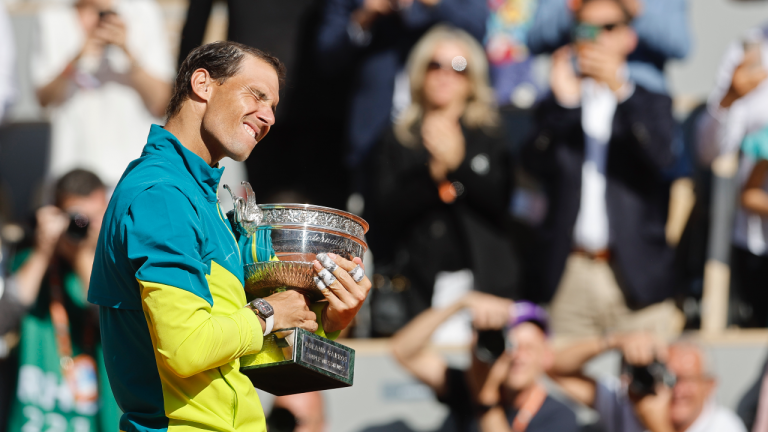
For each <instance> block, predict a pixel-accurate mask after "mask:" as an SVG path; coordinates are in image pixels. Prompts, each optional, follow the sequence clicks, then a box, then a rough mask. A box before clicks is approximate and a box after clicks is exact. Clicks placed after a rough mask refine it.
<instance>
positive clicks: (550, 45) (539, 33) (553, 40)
mask: <svg viewBox="0 0 768 432" xmlns="http://www.w3.org/2000/svg"><path fill="white" fill-rule="evenodd" d="M566 1H567V0H540V1H539V4H538V6H537V7H536V13H535V14H534V16H533V25H532V26H531V29H530V30H529V31H528V36H527V45H528V49H529V50H530V51H531V54H533V55H537V54H544V53H551V52H552V51H554V50H556V49H558V48H560V47H561V46H563V45H565V44H567V43H568V42H569V41H570V39H571V37H570V31H571V27H573V21H574V20H573V13H572V12H571V10H570V9H569V8H568V5H567V4H566Z"/></svg>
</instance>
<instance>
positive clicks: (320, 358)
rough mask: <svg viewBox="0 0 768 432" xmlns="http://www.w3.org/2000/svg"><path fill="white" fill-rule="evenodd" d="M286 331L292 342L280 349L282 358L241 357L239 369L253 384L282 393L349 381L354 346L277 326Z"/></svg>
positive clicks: (352, 364)
mask: <svg viewBox="0 0 768 432" xmlns="http://www.w3.org/2000/svg"><path fill="white" fill-rule="evenodd" d="M290 331H292V332H293V334H292V339H293V346H286V347H284V348H283V349H282V351H283V353H284V355H283V356H282V357H283V358H284V360H279V359H278V358H279V357H275V356H274V355H270V356H269V357H270V358H269V360H267V361H264V360H263V359H261V361H260V359H259V356H258V355H256V356H253V357H251V358H243V359H241V364H240V372H242V373H243V374H244V375H245V376H247V377H248V378H249V379H250V380H251V383H253V385H254V387H256V388H258V389H261V390H264V391H265V392H267V393H271V394H273V395H275V396H285V395H290V394H297V393H306V392H311V391H319V390H330V389H335V388H342V387H350V386H351V385H352V381H353V380H354V375H355V350H353V349H352V348H349V347H346V346H344V345H341V344H339V343H336V342H334V341H331V340H329V339H325V338H323V337H320V336H317V335H315V334H314V333H310V332H308V331H306V330H304V329H300V328H298V327H296V328H291V329H286V330H280V332H281V333H282V332H290ZM288 339H290V337H288ZM281 344H285V343H284V342H283V341H282V340H281V341H280V342H278V345H281ZM285 345H287V344H285ZM265 354H266V353H265ZM289 357H290V358H289Z"/></svg>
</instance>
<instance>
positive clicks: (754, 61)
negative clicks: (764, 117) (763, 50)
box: [720, 49, 768, 108]
mask: <svg viewBox="0 0 768 432" xmlns="http://www.w3.org/2000/svg"><path fill="white" fill-rule="evenodd" d="M767 77H768V71H766V70H765V68H764V67H763V65H762V61H761V58H760V51H759V49H751V50H747V51H746V52H745V53H744V60H742V62H741V64H739V66H737V67H736V69H735V70H734V71H733V77H732V78H731V86H730V87H729V88H728V92H727V93H726V94H725V97H723V100H722V101H720V106H722V107H723V108H728V107H730V106H731V105H732V104H733V103H734V102H736V101H737V100H739V99H741V98H742V97H744V96H746V95H747V94H748V93H749V92H751V91H752V90H754V89H755V88H757V86H758V85H760V83H762V82H763V81H764V80H765V78H767Z"/></svg>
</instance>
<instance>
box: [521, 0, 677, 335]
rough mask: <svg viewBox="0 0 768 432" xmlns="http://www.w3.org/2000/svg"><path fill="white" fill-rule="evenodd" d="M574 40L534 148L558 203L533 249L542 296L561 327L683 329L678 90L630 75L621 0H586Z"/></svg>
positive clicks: (558, 70)
mask: <svg viewBox="0 0 768 432" xmlns="http://www.w3.org/2000/svg"><path fill="white" fill-rule="evenodd" d="M580 4H581V6H579V8H578V9H577V10H576V19H577V25H576V26H575V27H574V29H573V34H574V38H573V39H574V41H575V43H574V44H573V45H572V46H565V47H563V48H561V49H559V50H558V51H556V52H555V53H554V55H553V56H552V73H551V76H550V80H551V87H552V96H551V97H549V98H548V99H545V100H544V101H542V102H541V104H540V105H539V107H538V108H537V110H536V122H537V125H536V129H537V131H536V134H535V135H534V136H535V138H534V140H533V141H532V142H531V145H529V146H527V147H526V148H524V149H523V151H522V161H523V166H524V167H525V169H526V170H527V171H528V172H530V173H531V174H533V175H534V177H536V179H537V180H538V181H539V182H540V183H541V184H542V188H543V190H544V192H545V194H546V195H547V204H548V209H547V215H546V217H545V219H544V221H543V222H542V223H541V225H540V226H538V227H536V228H535V235H536V236H537V238H536V239H535V242H534V247H533V248H532V249H533V250H532V251H531V252H532V253H531V257H532V259H531V263H530V265H529V268H530V269H531V278H532V287H533V288H535V289H537V290H539V292H540V294H541V297H540V298H537V299H536V300H539V301H550V300H551V301H552V329H553V331H554V333H555V335H557V336H569V337H583V336H591V335H597V334H602V333H604V332H606V331H609V330H614V331H615V330H621V331H629V330H648V331H653V332H655V333H659V334H676V333H678V332H679V330H680V329H681V328H682V325H681V324H682V318H681V314H680V313H679V312H678V311H677V309H676V307H675V305H674V303H673V302H672V300H671V297H672V296H673V295H674V287H675V274H674V271H673V261H674V254H673V251H672V250H671V249H670V248H669V247H668V246H667V244H666V239H665V235H664V226H665V224H666V218H667V206H668V202H669V179H668V178H667V177H666V176H665V175H664V172H665V169H666V168H667V167H669V166H671V164H672V163H673V161H674V157H673V153H672V136H673V131H674V127H675V124H674V119H673V117H672V112H671V100H670V99H669V97H668V96H664V95H660V94H657V93H653V92H650V91H648V90H646V89H644V88H643V87H642V86H640V85H637V84H635V83H633V82H632V81H630V80H629V78H628V73H627V67H626V58H627V55H628V54H629V53H631V52H632V51H633V50H634V49H635V47H636V45H637V36H636V35H635V33H634V31H633V30H632V28H631V27H630V25H629V24H630V21H631V18H632V16H631V14H630V13H629V11H628V10H627V9H626V7H625V5H624V4H623V3H622V2H621V1H620V0H582V1H581V2H580Z"/></svg>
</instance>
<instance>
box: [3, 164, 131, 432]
mask: <svg viewBox="0 0 768 432" xmlns="http://www.w3.org/2000/svg"><path fill="white" fill-rule="evenodd" d="M106 208H107V194H106V190H105V188H104V185H103V184H102V182H101V180H100V179H99V178H98V177H97V176H96V175H95V174H93V173H91V172H89V171H85V170H74V171H71V172H69V173H67V174H66V175H64V176H63V177H62V178H61V179H60V180H59V181H58V182H57V184H56V186H55V206H46V207H43V208H41V209H40V210H38V211H37V215H36V220H37V227H36V229H35V243H34V246H33V247H32V248H31V249H30V250H27V251H21V252H20V253H19V254H18V255H16V257H15V258H16V262H15V263H14V264H16V265H15V266H13V267H15V268H14V270H15V272H14V274H13V280H14V281H15V289H14V290H13V291H12V292H9V293H7V294H13V295H12V296H11V297H7V298H6V297H4V301H11V298H12V301H13V302H15V303H17V305H18V307H19V308H24V309H29V311H28V312H27V313H26V315H25V316H24V317H23V318H22V319H21V331H20V334H19V337H20V339H19V347H18V353H19V366H18V384H17V390H16V392H15V396H14V400H13V401H12V406H11V411H10V416H9V418H8V419H7V421H8V423H7V427H8V429H7V430H8V431H11V432H13V431H20V430H28V426H27V425H29V424H31V423H30V422H36V421H38V420H39V421H40V422H41V424H40V427H41V428H43V427H45V428H56V427H60V426H62V425H63V426H64V428H65V429H66V430H88V429H89V430H99V429H100V430H117V427H118V424H117V422H118V419H119V412H120V411H119V409H118V407H117V405H116V403H115V400H114V397H113V396H112V392H111V390H110V388H109V385H108V383H107V381H106V379H101V380H99V377H105V375H104V374H103V370H104V369H103V368H104V361H103V356H102V354H101V347H100V343H99V329H98V325H97V316H96V313H95V310H93V308H91V307H89V306H88V303H87V302H86V296H87V292H88V286H89V280H90V277H91V267H92V266H93V259H94V252H95V250H96V241H97V239H98V235H99V228H100V227H101V220H102V218H103V215H104V211H105V209H106ZM4 319H5V318H4ZM7 325H8V326H11V323H7Z"/></svg>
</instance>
